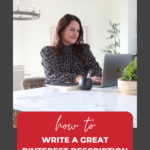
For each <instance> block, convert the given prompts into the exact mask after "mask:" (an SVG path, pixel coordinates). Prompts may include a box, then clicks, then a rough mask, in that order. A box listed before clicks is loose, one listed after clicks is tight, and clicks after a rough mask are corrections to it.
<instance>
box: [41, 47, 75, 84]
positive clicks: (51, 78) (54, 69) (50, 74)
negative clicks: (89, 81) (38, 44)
mask: <svg viewBox="0 0 150 150" xmlns="http://www.w3.org/2000/svg"><path fill="white" fill-rule="evenodd" d="M40 54H41V57H42V65H43V67H44V70H45V76H46V82H47V83H62V82H63V83H64V82H70V83H74V82H75V78H76V77H77V76H78V75H77V74H76V73H65V72H61V71H60V69H59V64H58V61H56V60H55V59H53V58H50V57H49V56H50V55H51V54H52V53H51V48H50V47H44V48H43V49H42V50H41V52H40Z"/></svg>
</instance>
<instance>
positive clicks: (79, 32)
mask: <svg viewBox="0 0 150 150" xmlns="http://www.w3.org/2000/svg"><path fill="white" fill-rule="evenodd" d="M40 53H41V57H42V65H43V67H44V71H45V76H46V79H45V82H44V84H48V83H62V82H63V83H79V80H80V79H81V78H83V77H87V74H88V71H89V70H90V71H91V75H90V78H91V79H92V81H93V83H95V82H97V83H101V77H102V69H101V68H100V66H99V64H98V62H96V60H95V57H94V56H93V54H92V52H91V51H90V46H89V45H88V44H83V29H82V25H81V21H80V20H79V18H77V17H76V16H74V15H70V14H66V15H65V16H63V17H62V18H61V19H60V20H59V22H58V25H57V27H56V30H55V33H54V43H53V45H52V46H45V47H44V48H43V49H42V50H41V52H40Z"/></svg>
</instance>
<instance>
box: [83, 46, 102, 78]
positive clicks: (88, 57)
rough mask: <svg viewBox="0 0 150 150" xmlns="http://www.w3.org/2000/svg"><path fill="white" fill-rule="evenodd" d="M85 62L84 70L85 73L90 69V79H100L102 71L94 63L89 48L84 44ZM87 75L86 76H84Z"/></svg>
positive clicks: (96, 63) (94, 60) (95, 62)
mask: <svg viewBox="0 0 150 150" xmlns="http://www.w3.org/2000/svg"><path fill="white" fill-rule="evenodd" d="M84 53H85V61H86V70H87V73H88V71H89V70H90V69H91V75H90V77H94V76H96V77H100V78H101V77H102V69H101V67H100V66H99V63H98V62H97V61H96V59H95V57H94V56H93V54H92V52H91V51H90V46H89V45H88V44H85V49H84ZM86 75H87V74H86Z"/></svg>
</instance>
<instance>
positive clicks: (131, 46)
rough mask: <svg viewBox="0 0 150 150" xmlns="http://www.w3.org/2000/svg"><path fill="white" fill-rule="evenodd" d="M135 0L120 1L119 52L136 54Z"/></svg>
mask: <svg viewBox="0 0 150 150" xmlns="http://www.w3.org/2000/svg"><path fill="white" fill-rule="evenodd" d="M136 21H137V0H120V24H121V25H120V30H121V32H120V38H121V40H120V52H121V53H122V54H124V53H125V54H128V53H131V54H137V24H136Z"/></svg>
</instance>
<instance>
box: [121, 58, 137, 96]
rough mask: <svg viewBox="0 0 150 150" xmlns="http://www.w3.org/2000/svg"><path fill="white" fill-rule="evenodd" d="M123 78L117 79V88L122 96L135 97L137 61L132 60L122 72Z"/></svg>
mask: <svg viewBox="0 0 150 150" xmlns="http://www.w3.org/2000/svg"><path fill="white" fill-rule="evenodd" d="M122 75H123V78H119V79H118V88H119V90H120V91H121V92H122V93H124V94H129V95H130V94H131V95H137V60H133V61H132V62H130V64H129V65H128V66H127V67H126V68H124V70H123V74H122Z"/></svg>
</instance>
